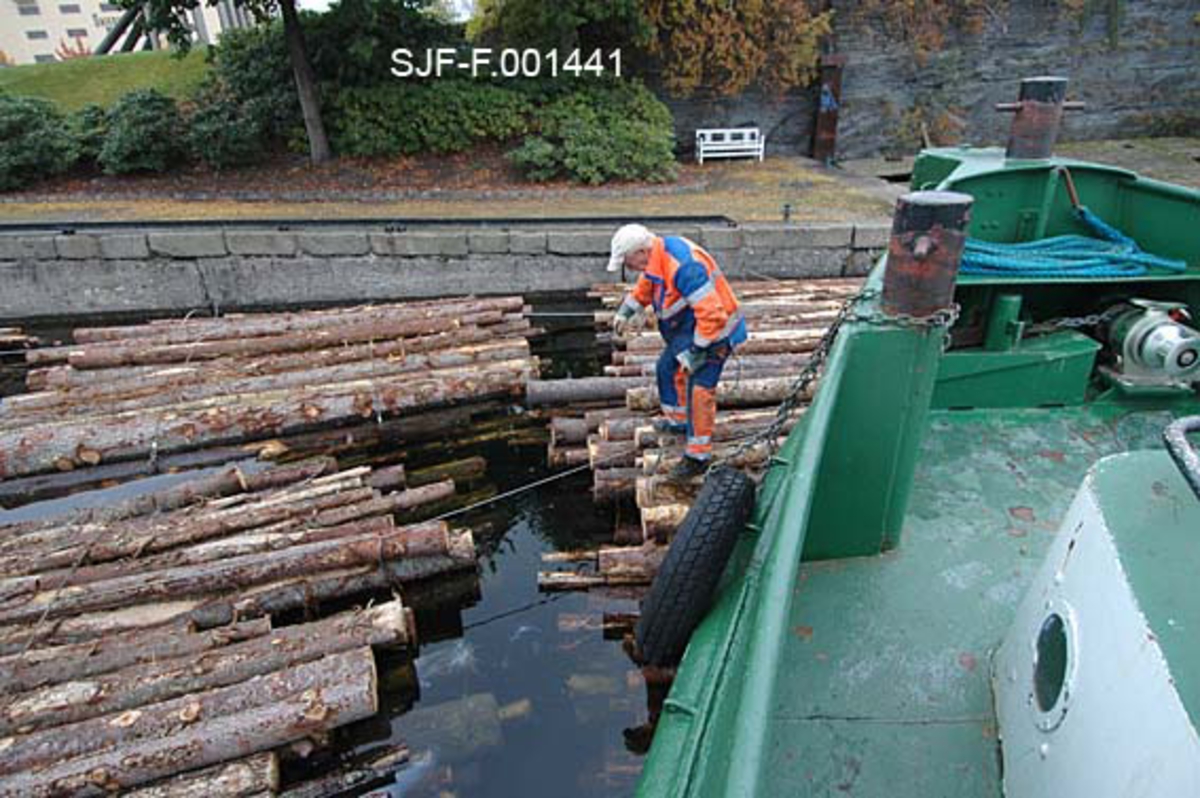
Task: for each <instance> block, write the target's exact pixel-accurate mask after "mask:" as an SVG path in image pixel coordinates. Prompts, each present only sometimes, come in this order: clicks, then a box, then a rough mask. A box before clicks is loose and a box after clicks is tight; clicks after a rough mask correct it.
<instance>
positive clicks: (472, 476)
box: [408, 456, 487, 488]
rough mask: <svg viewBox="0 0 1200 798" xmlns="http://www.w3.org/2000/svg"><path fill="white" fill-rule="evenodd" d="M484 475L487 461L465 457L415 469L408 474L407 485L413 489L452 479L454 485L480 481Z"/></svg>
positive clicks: (480, 458)
mask: <svg viewBox="0 0 1200 798" xmlns="http://www.w3.org/2000/svg"><path fill="white" fill-rule="evenodd" d="M485 474H487V460H485V459H483V458H482V457H478V456H476V457H467V458H463V459H460V460H451V461H449V462H445V463H439V464H438V465H435V466H427V467H425V468H419V469H416V470H414V471H412V473H410V474H409V481H408V484H409V485H411V486H412V487H414V488H415V487H420V486H421V485H428V484H429V483H431V482H441V481H442V480H445V479H452V480H454V482H455V484H458V483H460V482H462V483H466V482H471V481H472V480H476V479H480V478H481V477H483V476H484V475H485Z"/></svg>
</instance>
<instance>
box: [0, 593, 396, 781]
mask: <svg viewBox="0 0 1200 798" xmlns="http://www.w3.org/2000/svg"><path fill="white" fill-rule="evenodd" d="M412 628H413V620H412V618H411V616H410V613H409V612H408V611H406V610H405V609H404V607H403V606H402V605H401V604H400V602H399V601H393V602H389V603H387V604H384V605H380V606H377V607H372V608H370V609H367V610H360V611H357V612H352V613H347V614H345V615H339V616H334V617H332V618H327V619H325V620H321V621H316V622H313V623H309V624H304V625H302V626H290V627H285V628H283V629H279V630H277V631H275V632H272V633H271V634H270V635H268V636H265V637H259V638H254V639H252V640H247V641H244V642H241V643H235V644H233V645H229V646H223V647H221V648H219V649H214V650H213V651H209V652H206V653H204V654H201V655H200V656H199V657H197V658H195V659H192V660H188V659H184V660H178V659H174V660H167V661H165V662H158V663H148V664H145V665H139V666H136V667H133V668H126V669H124V670H121V671H118V672H116V673H111V674H104V675H101V676H96V677H93V678H90V679H87V680H82V681H75V682H66V683H64V684H61V685H55V686H52V687H47V688H43V689H40V690H34V691H31V692H28V693H22V694H20V695H19V696H16V697H14V698H13V699H12V700H10V701H9V702H8V703H7V704H5V705H4V706H2V707H0V734H6V735H10V734H13V733H14V732H17V731H18V730H21V731H36V730H38V729H43V728H48V727H51V726H61V725H64V724H67V723H78V722H80V721H84V720H87V719H89V718H95V717H98V716H100V715H107V714H111V713H115V712H123V711H124V710H127V709H135V708H137V707H141V706H144V705H146V704H152V703H157V702H159V701H167V700H170V699H172V698H176V697H178V696H181V695H186V694H188V693H194V692H199V691H202V690H211V689H215V688H218V687H225V686H228V685H231V684H237V683H238V682H243V681H245V680H247V679H249V678H252V677H254V676H261V675H263V674H267V673H271V672H274V671H277V670H280V669H282V668H285V667H289V666H293V665H299V664H301V663H304V662H309V661H311V660H315V659H319V658H321V657H324V656H327V655H329V654H336V653H339V652H342V651H346V650H349V649H352V648H358V647H361V646H375V645H382V646H396V645H404V644H406V643H407V642H409V641H410V640H411V639H412V636H411V632H412ZM241 753H242V754H245V753H249V752H247V751H242V752H241ZM202 764H212V763H198V764H197V765H196V766H200V765H202ZM162 775H168V774H162ZM0 792H2V791H0Z"/></svg>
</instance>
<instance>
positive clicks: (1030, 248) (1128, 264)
mask: <svg viewBox="0 0 1200 798" xmlns="http://www.w3.org/2000/svg"><path fill="white" fill-rule="evenodd" d="M1075 214H1076V217H1077V218H1078V219H1079V220H1080V221H1082V222H1083V223H1084V224H1085V225H1087V226H1088V228H1089V229H1090V230H1091V231H1092V233H1093V234H1094V235H1095V237H1091V236H1081V235H1061V236H1052V237H1050V238H1043V239H1040V240H1038V241H1026V242H1022V243H1017V244H1001V243H995V242H991V241H981V240H979V239H976V238H970V239H967V243H966V246H965V247H964V249H963V257H962V265H961V267H960V268H959V272H960V273H962V274H975V275H986V276H990V277H1012V278H1025V279H1034V278H1036V279H1041V278H1047V277H1071V278H1085V279H1095V278H1105V277H1140V276H1143V275H1145V274H1146V273H1147V272H1148V271H1149V270H1150V269H1161V270H1163V271H1168V272H1173V273H1182V272H1185V271H1187V263H1185V262H1184V261H1181V260H1172V259H1170V258H1162V257H1159V256H1158V255H1152V254H1150V253H1148V252H1144V251H1142V249H1141V248H1140V247H1139V246H1138V245H1137V243H1136V242H1135V241H1134V240H1133V239H1132V238H1130V237H1129V236H1127V235H1125V234H1124V233H1122V232H1121V231H1120V230H1117V229H1116V228H1115V227H1113V226H1112V225H1110V224H1108V223H1107V222H1105V221H1104V220H1103V219H1101V218H1100V217H1099V216H1096V214H1094V213H1092V212H1091V211H1089V210H1088V209H1087V208H1084V207H1079V208H1076V209H1075Z"/></svg>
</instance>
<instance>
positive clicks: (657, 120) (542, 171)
mask: <svg viewBox="0 0 1200 798" xmlns="http://www.w3.org/2000/svg"><path fill="white" fill-rule="evenodd" d="M534 116H535V119H534V129H535V130H536V132H537V135H535V136H531V137H530V138H528V139H526V141H525V142H524V144H522V145H521V146H520V147H518V148H517V149H515V150H513V151H512V152H510V153H509V158H510V159H511V160H512V162H513V163H514V164H516V165H517V166H518V167H519V168H520V169H521V170H522V171H523V172H524V173H525V175H526V176H527V177H529V178H530V179H532V180H548V179H551V178H553V177H559V176H562V177H568V178H570V179H572V180H575V181H577V182H580V183H590V184H593V185H597V184H600V183H605V182H608V181H610V180H650V181H654V182H666V181H669V180H673V179H674V178H675V176H676V174H677V165H676V163H675V153H674V143H675V136H674V127H673V124H672V120H671V112H670V111H669V110H668V109H667V107H666V106H665V105H663V104H662V103H661V102H659V101H658V99H657V98H655V97H654V95H653V94H651V93H650V91H649V90H648V89H647V88H646V87H645V86H643V85H642V84H640V83H636V82H610V83H601V84H590V85H589V84H580V85H579V87H578V90H576V91H575V92H573V93H571V94H567V95H563V96H561V97H559V98H558V99H555V100H552V101H550V102H549V103H547V104H546V105H545V106H543V107H541V108H539V109H538V111H537V113H536V114H535V115H534Z"/></svg>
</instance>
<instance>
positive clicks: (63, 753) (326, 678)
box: [0, 648, 370, 776]
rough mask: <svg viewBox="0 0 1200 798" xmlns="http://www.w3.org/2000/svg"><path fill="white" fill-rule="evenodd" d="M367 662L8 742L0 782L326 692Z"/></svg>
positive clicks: (317, 664) (319, 667) (338, 657)
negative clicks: (194, 725)
mask: <svg viewBox="0 0 1200 798" xmlns="http://www.w3.org/2000/svg"><path fill="white" fill-rule="evenodd" d="M364 654H365V655H366V656H368V657H369V656H370V649H365V648H356V649H352V650H350V651H347V652H343V653H340V654H333V655H330V656H327V657H322V658H319V659H315V660H312V661H309V662H303V663H300V664H299V665H295V666H293V667H288V668H284V669H283V670H279V671H275V672H274V673H269V674H265V675H262V676H256V677H253V678H250V679H247V680H246V681H243V682H237V683H235V684H231V685H228V686H226V687H219V688H216V689H213V690H205V691H203V692H195V693H189V694H187V695H181V696H178V697H177V698H172V699H170V700H167V701H159V702H156V703H152V704H146V705H144V706H139V707H137V708H135V709H130V710H127V711H125V712H121V713H119V714H114V715H104V716H101V717H95V718H91V719H89V720H83V721H80V722H78V723H69V724H66V725H62V726H54V727H51V728H46V729H42V730H41V731H36V732H33V733H31V734H17V735H15V736H13V737H9V738H7V746H8V747H7V748H5V750H4V751H3V753H2V754H0V776H5V775H10V774H12V773H17V772H19V771H22V770H27V769H40V768H44V767H46V766H47V765H50V764H52V763H54V762H56V761H60V760H63V759H73V758H75V757H81V756H87V755H89V754H94V753H97V752H100V751H104V750H106V749H110V748H114V747H117V746H123V745H128V744H129V743H130V742H132V741H134V740H138V739H144V738H146V737H152V736H153V737H158V736H163V735H167V734H172V733H174V732H176V731H178V730H180V729H182V728H186V727H187V726H188V725H190V724H192V723H195V722H196V721H199V720H209V719H211V718H217V717H221V716H224V715H232V714H234V713H238V712H244V711H246V710H248V709H253V708H255V707H261V706H265V705H267V704H271V703H274V702H276V701H282V700H285V699H286V698H287V697H288V696H290V695H295V694H296V693H300V692H303V691H305V690H311V689H328V688H329V687H330V686H332V684H333V682H334V680H336V679H337V678H338V677H339V676H340V675H342V672H343V671H344V670H345V666H346V664H347V663H352V662H353V661H354V660H356V659H361V658H362V657H363V656H364Z"/></svg>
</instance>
